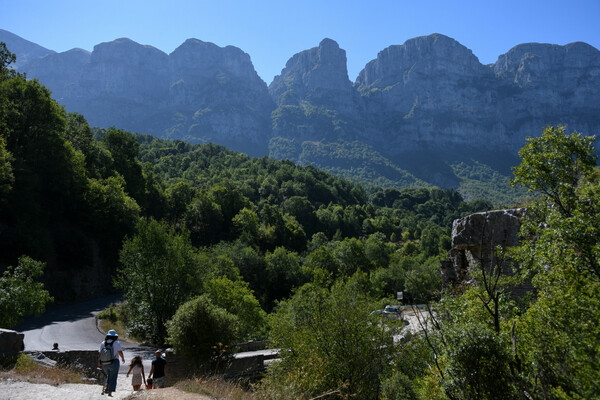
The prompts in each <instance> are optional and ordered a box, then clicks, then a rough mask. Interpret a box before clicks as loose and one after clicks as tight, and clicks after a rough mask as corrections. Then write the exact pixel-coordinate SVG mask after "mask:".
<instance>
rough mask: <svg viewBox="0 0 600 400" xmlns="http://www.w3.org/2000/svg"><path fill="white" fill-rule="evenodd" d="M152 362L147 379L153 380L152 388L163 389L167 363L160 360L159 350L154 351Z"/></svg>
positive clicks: (162, 359)
mask: <svg viewBox="0 0 600 400" xmlns="http://www.w3.org/2000/svg"><path fill="white" fill-rule="evenodd" d="M154 356H155V358H154V360H152V368H150V373H149V374H148V379H150V378H153V388H154V389H157V388H164V387H165V372H166V371H167V361H166V360H165V359H164V358H162V356H161V352H160V350H156V353H154Z"/></svg>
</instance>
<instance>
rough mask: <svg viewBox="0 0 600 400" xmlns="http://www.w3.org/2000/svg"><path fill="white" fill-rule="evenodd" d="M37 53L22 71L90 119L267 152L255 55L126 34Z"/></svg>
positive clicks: (265, 108) (267, 113)
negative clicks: (169, 47) (164, 46)
mask: <svg viewBox="0 0 600 400" xmlns="http://www.w3.org/2000/svg"><path fill="white" fill-rule="evenodd" d="M3 38H4V36H2V32H0V40H3ZM9 39H10V37H9ZM12 43H18V42H17V41H15V40H13V41H12V42H10V43H9V49H10V48H11V44H12ZM20 48H22V47H18V49H20ZM29 48H32V46H31V45H30V46H29V47H27V49H29ZM38 53H39V52H38ZM38 53H35V54H34V53H33V52H31V51H29V52H28V53H26V54H27V55H28V57H27V59H31V61H28V62H26V63H24V64H19V65H18V66H17V67H18V71H20V72H26V73H27V75H28V76H29V77H36V78H38V79H39V80H40V81H41V82H42V83H43V84H45V85H46V86H47V87H48V88H49V89H50V90H52V92H53V97H54V98H55V99H57V100H58V101H59V102H60V103H61V104H63V105H65V106H66V108H67V110H68V111H75V112H79V113H81V114H83V115H84V116H85V117H86V119H87V120H88V122H89V123H90V124H91V125H92V126H101V127H109V126H116V127H119V128H122V129H126V130H130V131H134V132H140V133H149V134H153V135H156V136H159V137H168V138H171V139H176V138H179V139H185V140H188V141H191V142H195V143H198V142H209V141H210V142H215V143H219V144H223V145H226V146H228V147H231V148H233V149H236V150H239V151H244V152H247V153H249V154H252V155H263V154H265V153H266V152H267V142H268V140H269V138H270V136H271V112H272V111H273V109H274V108H275V104H274V102H273V100H272V98H271V96H270V95H269V93H268V90H267V85H266V84H265V82H263V81H262V80H261V79H260V77H259V76H258V74H257V73H256V71H255V70H254V67H253V65H252V62H251V61H250V56H249V55H248V54H246V53H244V52H243V51H241V50H240V49H238V48H236V47H232V46H228V47H225V48H221V47H218V46H216V45H214V44H212V43H205V42H202V41H200V40H196V39H190V40H187V41H186V42H185V43H183V44H182V45H181V46H179V47H178V48H177V49H176V50H175V51H173V53H171V54H169V55H167V54H166V53H164V52H162V51H160V50H158V49H156V48H154V47H152V46H145V45H141V44H139V43H136V42H134V41H132V40H130V39H127V38H121V39H117V40H114V41H112V42H107V43H101V44H99V45H96V46H95V47H94V51H93V52H91V53H89V52H86V51H84V50H81V49H73V50H70V51H67V52H64V53H54V52H50V53H43V52H42V53H39V55H38V56H36V55H37V54H38ZM18 57H20V55H18Z"/></svg>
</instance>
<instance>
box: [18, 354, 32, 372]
mask: <svg viewBox="0 0 600 400" xmlns="http://www.w3.org/2000/svg"><path fill="white" fill-rule="evenodd" d="M36 365H37V364H36V363H35V361H34V360H33V358H31V357H30V356H29V355H28V354H25V353H21V354H19V357H18V358H17V362H16V363H15V366H14V369H15V371H17V372H19V373H27V372H28V371H31V370H32V369H35V367H36Z"/></svg>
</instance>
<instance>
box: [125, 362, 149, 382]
mask: <svg viewBox="0 0 600 400" xmlns="http://www.w3.org/2000/svg"><path fill="white" fill-rule="evenodd" d="M132 371H133V372H132ZM129 373H131V374H132V375H131V385H132V386H133V390H140V387H141V386H142V379H143V380H144V385H145V384H146V376H145V375H144V365H143V364H142V356H135V357H133V359H132V360H131V364H130V366H129V372H127V377H129Z"/></svg>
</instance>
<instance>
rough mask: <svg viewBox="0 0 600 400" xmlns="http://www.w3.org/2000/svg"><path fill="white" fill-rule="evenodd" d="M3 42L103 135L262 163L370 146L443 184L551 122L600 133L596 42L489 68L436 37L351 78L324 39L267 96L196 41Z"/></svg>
mask: <svg viewBox="0 0 600 400" xmlns="http://www.w3.org/2000/svg"><path fill="white" fill-rule="evenodd" d="M0 40H3V41H6V43H7V44H8V46H9V49H10V48H11V46H13V47H14V49H15V50H14V51H15V52H16V53H17V58H18V60H19V61H18V63H17V65H16V68H17V70H18V71H20V72H26V73H27V76H28V77H30V78H38V79H40V81H41V82H42V83H43V84H45V85H47V86H48V87H49V88H50V90H52V92H53V95H54V98H56V99H57V100H58V101H59V102H60V103H61V104H64V105H65V106H66V108H67V110H68V111H77V112H80V113H82V114H83V115H84V116H85V117H86V118H87V119H88V121H89V122H90V123H91V125H93V126H101V127H110V126H116V127H119V128H123V129H127V130H130V131H135V132H140V133H149V134H153V135H156V136H159V137H164V138H171V139H184V140H187V141H190V142H193V143H203V142H208V141H212V142H216V143H219V144H224V145H226V146H229V147H231V148H233V149H235V150H240V151H244V152H246V153H249V154H252V155H265V154H268V152H269V150H268V144H269V142H272V143H274V146H275V147H277V146H279V148H278V149H276V150H278V151H279V153H280V154H285V156H286V158H291V159H294V160H300V161H301V160H302V152H303V148H304V147H303V146H315V145H319V144H321V143H327V142H335V141H338V142H339V141H345V142H355V143H356V142H358V143H361V144H366V145H367V146H369V148H371V149H372V150H373V151H375V152H379V153H380V154H381V155H383V156H384V157H387V158H388V159H390V160H391V161H392V162H394V163H397V165H399V166H401V167H402V168H405V169H406V170H407V171H410V172H411V173H414V174H417V175H418V176H419V177H420V178H422V179H425V180H426V181H427V182H429V183H430V184H435V185H438V186H442V187H456V186H455V185H456V184H457V183H456V177H453V175H452V174H453V173H452V171H451V170H450V169H449V168H448V164H449V163H451V162H455V161H456V159H459V160H460V161H464V160H465V159H467V161H468V160H469V159H470V158H471V156H472V155H475V156H477V158H476V159H477V161H478V162H482V163H484V164H492V163H493V162H496V161H498V160H500V159H502V160H505V159H506V158H507V157H513V158H514V157H515V156H516V152H517V151H518V149H520V148H521V147H522V146H523V145H524V144H525V138H526V137H530V136H537V135H539V134H540V133H541V132H542V130H543V128H544V127H545V126H547V125H558V124H564V125H567V126H568V130H569V131H573V130H576V131H579V132H581V133H583V134H586V135H593V134H596V133H597V132H599V131H600V108H599V106H598V104H600V52H599V51H598V50H597V49H595V48H593V47H592V46H589V45H587V44H585V43H571V44H568V45H565V46H558V45H550V44H538V43H528V44H521V45H518V46H515V47H514V48H512V49H511V50H510V51H508V52H507V53H506V54H503V55H500V56H499V57H498V61H497V62H495V63H494V64H489V65H484V64H481V63H480V62H479V60H478V59H477V57H476V56H475V55H474V54H473V53H472V51H471V50H469V49H468V48H466V47H465V46H463V45H462V44H460V43H459V42H457V41H456V40H454V39H452V38H449V37H447V36H444V35H441V34H432V35H429V36H423V37H417V38H414V39H410V40H407V41H406V42H405V43H404V44H401V45H392V46H389V47H387V48H386V49H384V50H382V51H380V52H379V54H378V55H377V57H376V58H375V59H373V60H372V61H370V62H369V63H367V65H366V66H365V68H364V69H363V70H362V71H361V72H360V73H359V75H358V77H356V79H355V81H354V83H352V81H351V79H349V77H348V70H347V65H346V64H347V60H346V51H345V50H343V49H341V48H340V47H339V45H338V44H337V43H336V42H335V41H334V40H331V39H323V40H322V41H321V42H320V43H319V44H318V46H316V47H313V48H311V49H308V50H304V51H301V52H299V53H297V54H295V55H292V57H291V58H290V59H289V60H288V62H287V63H286V65H285V67H284V68H283V69H282V71H281V74H280V75H278V76H276V77H275V78H274V80H273V82H272V83H271V84H270V85H269V86H268V87H267V85H266V83H265V82H264V81H262V79H260V77H259V76H258V75H257V73H256V71H255V69H254V66H253V65H252V61H251V59H250V56H249V55H248V54H246V53H245V52H243V51H242V50H240V49H238V48H236V47H233V46H227V47H219V46H217V45H215V44H212V43H207V42H203V41H201V40H198V39H188V40H186V41H185V42H184V43H183V44H181V45H180V46H179V47H178V48H177V49H175V50H174V51H173V52H172V53H171V54H166V53H164V52H162V51H160V50H158V49H156V48H154V47H152V46H147V45H141V44H139V43H136V42H134V41H132V40H129V39H125V38H122V39H117V40H114V41H112V42H107V43H101V44H99V45H97V46H95V48H94V50H93V51H92V52H91V53H89V52H87V51H85V50H81V49H73V50H70V51H67V52H64V53H55V52H53V51H51V50H47V49H44V48H42V47H40V46H37V45H35V44H34V43H31V42H27V41H26V40H24V39H21V38H19V37H18V36H16V35H13V34H11V33H10V32H6V31H1V30H0ZM282 146H285V149H282ZM283 150H285V151H283ZM312 153H314V152H312ZM450 159H451V160H450ZM432 160H436V161H439V164H440V165H438V166H435V165H433V164H431V161H432ZM309 162H310V161H309ZM511 162H512V159H511ZM345 164H348V163H345ZM500 164H502V163H500ZM510 165H513V164H510V162H506V161H504V162H503V164H502V165H500V166H499V167H498V168H500V167H501V168H504V170H506V171H510V168H509V166H510ZM354 167H356V168H360V166H359V165H356V166H354ZM440 168H441V169H440Z"/></svg>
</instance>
